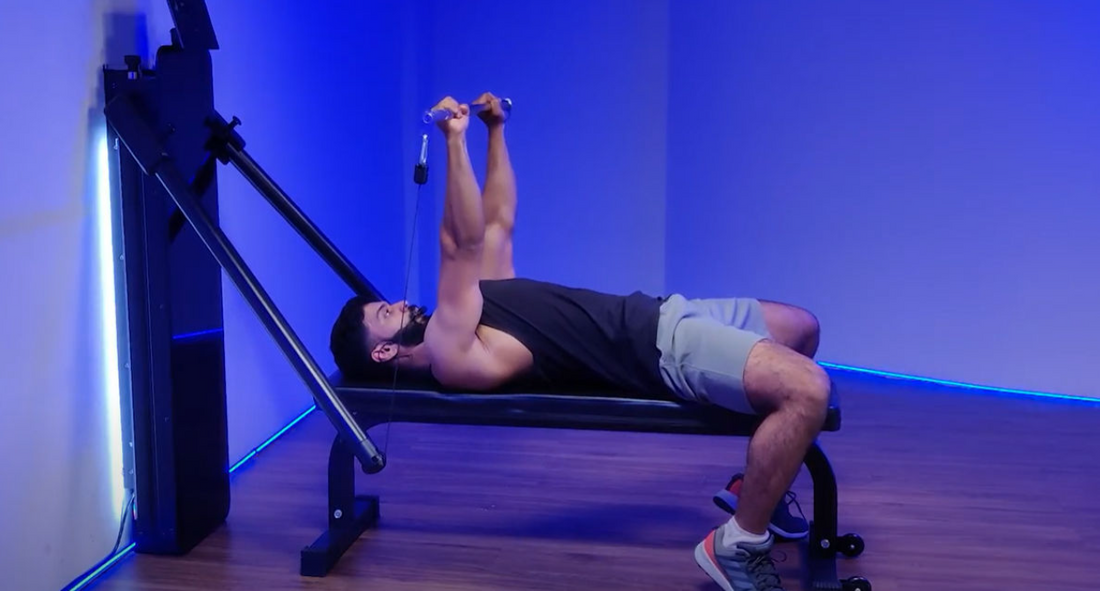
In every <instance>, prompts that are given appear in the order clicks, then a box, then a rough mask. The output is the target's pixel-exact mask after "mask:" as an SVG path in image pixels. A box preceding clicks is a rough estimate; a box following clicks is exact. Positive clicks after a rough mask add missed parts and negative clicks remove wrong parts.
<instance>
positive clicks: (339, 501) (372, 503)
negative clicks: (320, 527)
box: [301, 435, 378, 577]
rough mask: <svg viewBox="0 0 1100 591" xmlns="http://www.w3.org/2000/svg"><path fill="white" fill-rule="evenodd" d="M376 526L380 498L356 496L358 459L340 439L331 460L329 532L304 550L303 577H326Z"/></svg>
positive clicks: (334, 446) (335, 444)
mask: <svg viewBox="0 0 1100 591" xmlns="http://www.w3.org/2000/svg"><path fill="white" fill-rule="evenodd" d="M377 523H378V497H376V496H366V495H360V496H356V495H355V456H354V455H353V454H352V453H351V451H350V450H348V447H347V446H346V445H344V444H343V443H342V442H341V440H340V436H339V435H338V436H337V437H336V440H335V441H334V442H333V444H332V451H331V452H329V456H328V529H327V530H326V531H325V532H324V533H322V534H321V537H319V538H317V541H315V542H313V544H311V545H309V546H307V547H305V548H303V549H302V565H301V574H302V576H305V577H323V576H325V575H327V574H328V572H329V571H330V570H332V567H333V566H335V565H336V563H337V561H339V560H340V557H341V556H343V555H344V552H347V550H348V548H350V547H351V545H352V544H354V543H355V540H357V539H359V536H360V535H362V534H363V532H365V531H367V530H368V529H370V528H371V527H373V526H374V525H375V524H377Z"/></svg>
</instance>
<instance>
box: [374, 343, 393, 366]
mask: <svg viewBox="0 0 1100 591" xmlns="http://www.w3.org/2000/svg"><path fill="white" fill-rule="evenodd" d="M396 356H397V345H396V344H395V343H392V342H390V341H383V342H381V343H378V344H377V345H375V346H374V349H372V350H371V352H370V357H371V359H373V360H374V361H375V362H376V363H386V362H387V361H390V360H391V359H393V358H394V357H396Z"/></svg>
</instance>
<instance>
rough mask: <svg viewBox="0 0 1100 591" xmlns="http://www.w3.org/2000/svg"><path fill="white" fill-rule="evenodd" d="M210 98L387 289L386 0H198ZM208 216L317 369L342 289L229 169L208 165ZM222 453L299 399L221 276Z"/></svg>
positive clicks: (398, 167)
mask: <svg viewBox="0 0 1100 591" xmlns="http://www.w3.org/2000/svg"><path fill="white" fill-rule="evenodd" d="M209 8H210V14H211V19H212V20H213V22H214V26H215V29H216V30H217V33H218V37H219V41H220V43H221V49H220V50H218V51H216V52H214V75H215V90H216V101H217V107H218V109H219V110H220V111H221V113H222V114H223V115H225V116H226V117H227V118H228V117H230V116H232V115H237V116H239V117H240V118H241V120H242V121H243V124H242V125H241V127H240V133H241V135H242V136H243V137H244V138H245V140H246V142H247V146H246V149H247V150H248V151H249V152H250V153H251V154H252V156H253V157H255V158H256V159H257V160H258V161H259V162H260V164H261V165H262V166H263V167H264V168H265V169H266V170H267V171H268V172H269V173H270V174H271V175H272V176H273V178H274V179H275V180H276V182H278V183H279V184H280V186H282V188H283V189H284V190H286V191H287V193H288V194H289V195H290V196H291V198H293V199H294V200H295V201H296V202H297V203H298V204H299V205H300V206H301V208H302V209H303V210H304V211H305V212H306V214H307V215H309V216H310V217H311V218H313V220H314V221H315V222H317V224H318V225H319V226H320V227H321V228H322V229H323V230H324V232H325V233H326V234H327V235H328V236H329V237H330V238H331V239H332V240H333V241H334V242H336V243H337V244H338V245H339V247H340V248H341V249H342V250H343V251H344V252H345V254H347V255H348V256H349V257H350V258H351V259H352V260H353V261H355V262H356V263H357V265H358V266H359V267H360V268H361V270H362V271H363V272H364V273H365V274H366V275H367V276H368V277H370V278H371V279H372V280H373V281H374V282H376V283H377V284H378V285H379V287H380V288H381V289H383V290H384V291H386V292H387V293H396V291H397V289H398V286H399V284H400V280H401V278H402V277H403V271H404V267H405V264H404V259H403V257H401V256H400V254H398V253H395V252H393V251H392V249H391V248H390V245H392V244H400V243H404V242H405V240H406V232H405V228H404V224H403V222H402V220H403V191H404V190H405V189H404V188H405V181H406V179H407V178H408V177H407V175H406V174H405V171H404V170H403V169H402V156H401V151H400V142H401V130H402V125H401V121H402V115H401V113H400V110H401V108H402V104H403V101H402V97H401V88H402V68H401V51H400V50H401V47H402V39H403V38H404V36H403V29H402V26H403V25H402V22H403V21H402V18H403V16H402V13H401V12H400V11H399V10H398V8H397V4H396V3H391V4H386V3H377V4H376V3H369V4H368V3H362V2H353V1H350V0H348V1H343V2H332V3H327V4H326V9H325V10H318V9H317V7H316V6H315V5H312V4H301V3H276V4H271V5H269V6H267V7H266V8H264V9H263V10H258V9H257V8H256V7H255V6H253V5H251V4H249V5H244V4H234V3H210V4H209ZM220 174H221V176H220V178H219V189H220V198H221V213H222V225H223V227H224V228H225V229H226V232H227V233H228V235H229V236H230V238H231V239H233V240H234V241H235V244H236V245H237V247H238V248H239V249H240V251H241V253H242V255H243V256H244V257H245V259H246V260H247V261H248V262H249V264H250V265H251V266H252V267H253V270H254V271H255V273H256V275H257V276H258V277H259V278H260V280H261V281H262V282H263V285H264V287H265V288H266V289H267V290H268V291H269V292H270V294H271V296H272V298H273V299H274V300H275V302H276V303H277V305H278V306H279V307H280V309H281V311H282V312H283V313H284V314H285V316H286V317H287V319H288V320H289V321H290V323H291V325H292V326H293V327H294V329H295V330H296V331H297V332H298V334H299V336H300V337H301V338H302V340H303V342H304V343H305V344H306V346H307V347H308V348H309V350H310V352H311V353H312V354H313V355H314V356H315V357H316V358H317V360H318V361H319V362H320V363H321V365H322V367H323V368H325V369H327V370H332V369H334V368H335V366H334V364H333V362H332V360H331V357H330V355H329V353H328V337H329V330H330V328H331V326H332V321H333V319H334V318H335V315H336V313H337V311H338V310H339V309H340V306H341V305H342V304H343V302H344V300H345V299H346V298H347V297H348V296H349V295H350V293H349V291H348V289H347V288H346V287H345V286H344V285H343V284H342V283H340V281H339V280H338V279H337V278H336V276H335V275H334V274H333V273H332V272H331V271H330V270H329V269H328V267H327V266H325V265H324V263H323V262H322V261H321V260H320V259H319V258H318V257H317V256H316V255H315V254H314V253H313V251H312V250H311V249H309V247H308V246H306V245H305V243H304V242H303V241H302V240H301V239H300V238H299V237H298V235H297V234H296V233H295V232H293V231H292V230H291V229H290V228H289V226H288V225H287V224H286V223H285V222H284V221H283V220H282V218H281V217H279V216H278V215H277V214H276V213H275V212H274V210H273V209H272V208H271V207H270V206H268V204H267V202H266V201H265V200H264V199H263V198H262V197H261V196H260V194H259V193H257V192H256V191H255V190H254V189H253V188H252V187H251V185H249V184H248V183H247V181H245V180H244V178H243V177H242V176H240V175H239V174H238V173H237V172H236V170H234V169H232V168H225V167H223V168H222V169H221V170H220ZM224 300H225V310H226V320H225V325H226V349H227V362H226V364H227V384H228V388H229V405H230V423H229V424H230V457H231V459H232V460H235V459H238V458H240V457H241V456H243V455H244V454H246V453H247V452H248V451H249V450H251V449H252V447H254V446H255V445H257V444H258V443H260V442H261V441H263V439H264V438H266V437H267V436H269V435H271V434H272V433H274V432H275V431H276V430H277V429H278V428H280V427H281V426H283V425H284V424H286V422H287V421H288V420H289V419H290V418H292V417H294V416H296V415H297V414H298V413H299V412H301V411H302V410H303V409H304V408H306V407H307V406H308V405H310V404H311V403H312V399H311V398H310V396H309V393H308V391H307V390H306V389H305V387H304V385H303V384H302V381H301V379H300V378H299V377H298V375H297V374H296V373H295V372H294V371H293V369H292V368H291V366H290V364H289V363H288V362H287V361H286V359H285V357H283V355H282V353H281V352H280V351H279V350H278V348H277V347H276V346H275V344H274V343H273V342H272V339H271V338H270V337H269V336H268V333H267V332H266V330H264V328H263V327H262V325H260V323H259V322H258V321H257V319H256V317H255V315H254V314H253V312H252V310H251V309H250V308H249V307H248V306H247V304H246V303H245V302H244V300H243V299H242V298H241V296H240V295H239V293H238V292H237V291H236V289H235V288H234V287H233V286H232V284H230V283H228V282H226V285H225V297H224Z"/></svg>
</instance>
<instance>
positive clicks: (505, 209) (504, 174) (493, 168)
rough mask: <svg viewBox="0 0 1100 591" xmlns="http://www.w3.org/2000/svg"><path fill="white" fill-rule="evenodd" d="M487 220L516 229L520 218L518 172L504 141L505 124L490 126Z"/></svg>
mask: <svg viewBox="0 0 1100 591" xmlns="http://www.w3.org/2000/svg"><path fill="white" fill-rule="evenodd" d="M483 198H484V200H485V223H486V224H497V225H500V226H502V227H505V228H509V229H510V228H512V226H513V225H515V221H516V175H515V172H514V171H513V170H512V162H511V160H510V159H509V157H508V145H507V143H506V142H505V141H504V126H503V125H498V126H495V127H491V128H489V156H488V158H487V163H486V171H485V194H484V196H483Z"/></svg>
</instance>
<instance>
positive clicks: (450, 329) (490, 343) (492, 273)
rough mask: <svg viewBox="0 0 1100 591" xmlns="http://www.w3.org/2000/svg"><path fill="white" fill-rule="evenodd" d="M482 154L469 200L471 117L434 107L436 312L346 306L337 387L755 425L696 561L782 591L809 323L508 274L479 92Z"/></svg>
mask: <svg viewBox="0 0 1100 591" xmlns="http://www.w3.org/2000/svg"><path fill="white" fill-rule="evenodd" d="M474 102H475V104H483V105H486V108H484V109H483V110H482V111H481V112H480V113H479V115H478V116H479V117H480V118H481V119H482V120H483V121H484V122H485V123H486V124H487V126H488V132H489V153H488V162H487V169H488V170H487V171H486V176H485V188H484V194H482V192H481V191H480V190H479V187H478V183H477V180H476V178H475V177H474V174H473V170H472V167H471V164H470V158H469V154H468V152H467V145H466V130H467V128H468V125H469V122H470V108H469V106H468V105H465V104H459V103H458V102H456V101H455V100H454V99H452V98H450V97H447V98H445V99H443V100H442V101H440V102H439V104H438V105H437V106H436V108H440V109H446V110H448V111H450V112H451V114H452V118H450V119H448V120H446V121H443V122H440V123H439V128H440V130H441V131H442V133H443V137H444V138H445V141H446V145H447V172H446V188H445V200H444V210H443V222H442V225H441V228H440V249H441V257H440V269H439V292H438V308H437V310H436V311H435V313H434V314H432V315H431V316H429V315H427V314H426V313H425V311H424V310H423V309H422V308H419V307H416V306H410V305H408V304H407V303H405V302H398V303H386V302H369V301H367V300H364V299H361V298H356V299H352V300H351V301H349V302H348V303H347V305H346V306H345V307H344V309H343V310H342V312H341V314H340V317H339V318H338V319H337V322H336V325H335V326H334V328H333V333H332V351H333V354H334V356H335V358H336V360H337V364H338V366H339V367H340V369H341V371H343V372H344V373H345V374H346V375H349V376H350V377H372V376H374V377H383V376H387V375H392V373H393V371H394V367H395V366H396V368H398V370H399V371H400V374H401V375H403V376H409V375H419V376H422V377H425V378H428V379H431V380H433V381H435V382H437V383H438V384H440V385H442V386H444V387H447V388H454V389H462V390H470V391H483V390H495V389H499V388H507V387H511V386H515V385H517V384H520V385H529V386H534V387H538V388H540V389H543V390H545V389H550V390H558V389H560V390H574V389H579V388H590V389H596V390H597V391H598V390H604V391H606V390H616V391H628V392H629V391H647V392H660V393H663V394H667V395H668V396H670V397H679V398H682V399H685V400H690V401H696V402H702V403H706V404H714V405H718V406H722V407H725V408H728V409H731V410H733V411H736V412H740V413H755V414H760V415H762V416H763V417H764V418H763V420H762V422H761V424H760V427H759V429H758V430H757V432H756V434H755V435H754V436H753V438H752V440H751V441H750V443H749V450H748V459H747V464H746V469H745V473H744V476H743V478H740V479H738V481H737V483H736V484H737V485H738V487H739V491H738V499H737V508H736V513H735V514H734V515H733V517H731V518H730V519H729V520H728V521H727V522H726V523H725V524H723V525H722V526H719V527H718V528H716V529H715V530H713V531H711V532H710V533H709V535H707V536H706V538H705V539H704V540H703V541H702V542H700V543H699V545H698V546H697V547H696V549H695V559H696V561H697V562H698V564H699V566H700V567H702V568H703V570H704V571H706V572H707V574H709V575H710V576H711V577H712V578H713V579H714V580H715V581H716V582H717V583H718V584H719V585H720V586H721V587H722V588H723V589H725V590H726V591H764V590H767V591H777V590H781V587H780V581H779V577H778V575H777V574H776V571H775V567H774V565H773V563H772V561H771V559H770V556H769V552H770V550H771V547H772V545H773V542H774V540H773V538H772V535H771V533H770V532H769V529H768V527H769V519H770V518H771V515H772V512H773V510H774V509H776V507H777V506H778V505H779V504H780V500H781V499H782V498H783V496H784V494H785V493H786V492H787V489H788V487H789V486H790V484H791V482H792V481H793V480H794V477H795V475H796V474H797V472H798V470H799V467H800V465H801V463H802V459H803V457H804V455H805V453H806V450H807V449H808V447H809V445H810V444H811V443H812V442H813V440H814V439H815V438H816V437H817V435H818V432H819V431H820V429H821V427H822V425H823V423H824V419H825V413H826V407H827V404H828V398H829V390H830V382H829V378H828V376H827V375H826V374H825V372H824V371H823V370H822V369H821V368H820V367H819V366H818V365H817V364H816V363H814V362H813V361H812V360H811V359H810V357H812V355H813V354H814V352H815V351H816V349H817V342H818V325H817V322H816V320H815V319H814V317H813V316H812V315H811V314H809V313H808V312H806V311H804V310H801V309H799V308H795V307H791V306H786V305H782V304H777V303H772V302H763V301H759V300H755V299H748V298H740V299H725V300H688V299H686V298H684V297H683V296H681V295H672V296H669V297H667V298H656V297H651V296H647V295H644V294H641V293H633V294H631V295H627V296H618V295H609V294H602V293H597V292H594V291H590V290H585V289H578V288H571V287H564V286H560V285H554V284H550V283H545V282H539V281H533V280H528V279H519V278H516V277H515V271H514V268H513V265H512V228H513V225H514V222H515V212H516V182H515V176H514V173H513V171H512V168H511V165H510V162H509V158H508V151H507V148H506V145H505V139H504V125H505V117H504V114H503V111H502V110H501V108H500V102H499V100H498V99H497V98H496V97H494V96H492V95H491V94H488V93H486V94H483V95H482V96H481V97H479V98H478V99H477V100H476V101H474Z"/></svg>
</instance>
